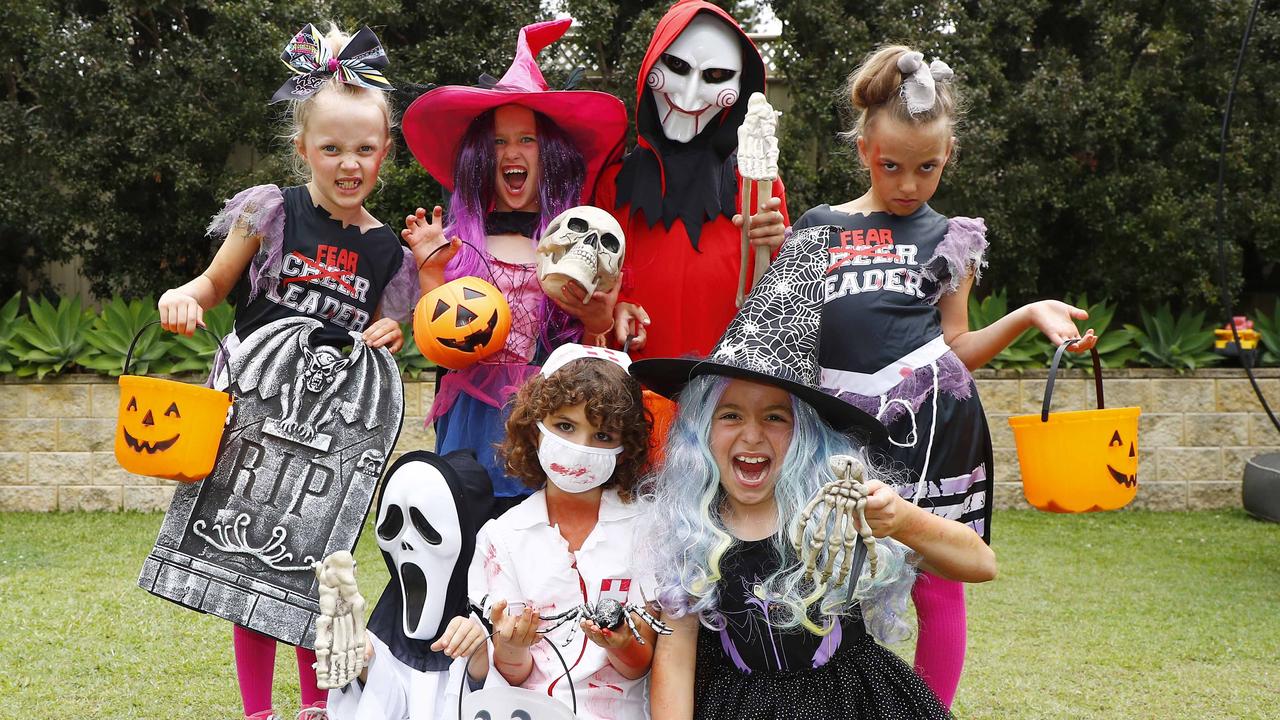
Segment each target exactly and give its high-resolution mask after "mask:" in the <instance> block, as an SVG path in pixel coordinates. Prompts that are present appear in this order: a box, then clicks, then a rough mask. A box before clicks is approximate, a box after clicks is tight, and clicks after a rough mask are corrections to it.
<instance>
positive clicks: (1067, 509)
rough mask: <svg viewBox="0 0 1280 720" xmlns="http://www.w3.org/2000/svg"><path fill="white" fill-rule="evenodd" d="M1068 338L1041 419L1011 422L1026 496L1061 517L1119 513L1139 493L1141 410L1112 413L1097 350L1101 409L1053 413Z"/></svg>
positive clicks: (1095, 377) (1047, 387)
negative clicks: (1105, 398)
mask: <svg viewBox="0 0 1280 720" xmlns="http://www.w3.org/2000/svg"><path fill="white" fill-rule="evenodd" d="M1072 342H1075V340H1068V341H1067V342H1064V343H1063V344H1062V345H1060V346H1059V347H1058V351H1057V352H1056V353H1054V356H1053V364H1052V365H1051V366H1050V368H1049V379H1048V381H1047V382H1046V383H1045V388H1044V404H1043V405H1042V406H1041V410H1040V414H1039V415H1018V416H1014V417H1011V418H1009V425H1010V426H1011V427H1012V428H1013V438H1014V442H1015V443H1016V444H1017V447H1018V465H1019V467H1020V468H1021V469H1022V492H1023V495H1024V496H1025V497H1026V498H1027V502H1028V503H1031V505H1033V506H1035V507H1036V508H1038V509H1040V510H1045V511H1048V512H1060V513H1078V512H1093V511H1096V510H1115V509H1117V508H1122V507H1124V506H1125V505H1128V504H1129V503H1130V502H1132V501H1133V498H1134V496H1135V495H1137V493H1138V416H1139V414H1140V413H1141V411H1142V410H1141V408H1137V407H1125V408H1111V409H1106V407H1105V405H1104V402H1103V397H1102V363H1101V362H1100V360H1099V359H1098V351H1097V350H1093V351H1092V352H1093V380H1094V387H1095V389H1096V391H1097V396H1098V409H1097V410H1077V411H1072V412H1058V413H1050V412H1049V402H1050V400H1051V399H1052V398H1053V382H1054V377H1055V376H1056V375H1057V372H1058V363H1059V362H1060V361H1061V359H1062V353H1063V351H1064V350H1066V348H1067V345H1070V344H1071V343H1072Z"/></svg>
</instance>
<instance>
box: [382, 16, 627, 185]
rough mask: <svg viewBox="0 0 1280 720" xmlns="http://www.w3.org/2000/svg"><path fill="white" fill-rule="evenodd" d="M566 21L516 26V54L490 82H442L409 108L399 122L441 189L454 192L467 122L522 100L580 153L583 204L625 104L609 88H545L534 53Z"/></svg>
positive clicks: (611, 150) (607, 157) (622, 132)
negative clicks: (478, 84)
mask: <svg viewBox="0 0 1280 720" xmlns="http://www.w3.org/2000/svg"><path fill="white" fill-rule="evenodd" d="M572 24H573V21H572V20H570V19H568V18H565V19H562V20H548V21H547V22H540V23H535V24H533V25H526V26H525V27H523V28H521V30H520V38H519V40H518V41H517V42H516V57H515V60H514V61H513V62H512V63H511V67H510V68H508V69H507V72H506V74H505V75H503V76H502V79H501V80H499V81H498V83H497V84H496V85H494V86H493V87H492V88H484V87H468V86H463V85H446V86H444V87H438V88H435V89H434V90H431V91H429V92H427V93H425V94H424V95H422V97H419V98H418V99H417V100H415V101H413V104H412V105H410V106H409V109H408V111H406V112H405V114H404V120H403V121H402V128H403V131H404V138H405V141H406V142H407V143H408V145H409V150H410V151H412V152H413V156H414V157H416V158H417V159H418V162H420V163H422V166H423V167H424V168H426V169H427V172H429V173H431V176H432V177H434V178H435V179H436V180H437V181H439V183H440V184H441V185H444V187H445V190H448V191H449V192H453V166H454V163H455V162H456V161H457V158H458V149H459V145H460V144H461V143H462V138H463V136H464V135H465V134H466V132H467V127H468V126H469V125H471V121H472V120H475V119H476V117H477V116H479V115H481V114H482V113H485V112H488V111H489V110H492V109H494V108H496V107H500V106H502V105H520V106H523V107H526V108H529V109H530V110H533V111H534V112H539V113H542V114H543V115H546V116H547V117H548V118H550V119H551V120H552V121H553V122H555V124H556V125H557V126H559V128H560V129H561V130H563V131H564V132H565V134H567V135H568V136H569V137H570V139H571V140H572V141H573V144H574V146H575V147H577V149H578V152H580V153H582V157H583V159H584V160H585V161H586V165H587V176H586V182H585V183H584V184H583V189H582V202H583V203H586V202H587V200H588V198H590V196H591V194H592V192H593V191H594V190H595V183H596V177H598V176H599V174H600V172H601V171H602V170H604V168H605V166H606V165H608V164H609V163H610V162H612V161H613V160H614V159H615V158H616V157H618V156H619V155H620V154H621V151H622V143H623V140H624V138H625V136H626V132H627V110H626V107H624V106H623V104H622V101H621V100H619V99H618V98H616V97H614V96H612V95H609V94H608V93H602V92H595V91H592V90H552V89H550V88H549V87H547V81H546V79H545V78H543V77H542V71H541V70H540V69H538V63H537V56H538V53H539V52H541V51H542V49H543V48H545V47H547V46H548V45H550V44H551V43H553V42H555V41H556V40H559V39H560V37H561V36H562V35H564V33H565V31H566V30H568V29H569V26H570V25H572Z"/></svg>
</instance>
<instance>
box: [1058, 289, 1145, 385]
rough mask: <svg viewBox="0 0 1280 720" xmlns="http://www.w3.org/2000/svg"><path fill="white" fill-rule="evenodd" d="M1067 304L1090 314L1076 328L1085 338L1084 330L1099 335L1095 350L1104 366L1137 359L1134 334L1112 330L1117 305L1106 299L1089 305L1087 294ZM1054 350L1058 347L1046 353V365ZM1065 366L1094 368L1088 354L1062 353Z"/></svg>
mask: <svg viewBox="0 0 1280 720" xmlns="http://www.w3.org/2000/svg"><path fill="white" fill-rule="evenodd" d="M1067 302H1068V303H1069V304H1071V305H1075V306H1076V307H1080V308H1084V309H1085V311H1086V312H1088V313H1089V319H1088V320H1076V321H1075V324H1076V329H1078V330H1079V331H1080V334H1081V335H1084V333H1085V330H1088V329H1090V328H1092V329H1093V333H1094V334H1095V335H1097V336H1098V344H1097V345H1095V346H1094V349H1096V350H1097V351H1098V359H1099V361H1101V363H1102V367H1105V368H1118V367H1124V366H1125V365H1127V364H1129V363H1131V362H1133V361H1134V360H1135V359H1136V358H1137V357H1138V346H1137V344H1136V343H1135V342H1134V339H1133V332H1132V331H1130V330H1129V329H1128V328H1124V327H1118V328H1112V327H1111V321H1112V320H1113V319H1115V314H1116V308H1115V306H1114V305H1111V304H1110V303H1108V302H1107V301H1106V300H1100V301H1098V302H1097V303H1094V304H1092V305H1090V304H1089V295H1088V293H1081V294H1080V296H1079V297H1071V296H1068V297H1067ZM1054 351H1055V348H1049V350H1048V351H1047V352H1046V353H1045V364H1048V363H1049V362H1050V361H1052V360H1053V353H1054ZM1062 366H1063V367H1085V368H1092V367H1093V359H1092V358H1091V356H1090V354H1089V353H1063V354H1062Z"/></svg>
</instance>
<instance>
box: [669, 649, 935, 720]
mask: <svg viewBox="0 0 1280 720" xmlns="http://www.w3.org/2000/svg"><path fill="white" fill-rule="evenodd" d="M693 716H694V718H695V719H696V720H711V719H715V720H775V719H779V720H781V719H782V718H786V719H787V720H932V719H935V718H938V719H945V718H950V717H951V713H950V712H948V711H947V709H946V708H945V707H943V705H942V703H941V702H939V701H938V698H937V697H936V696H935V695H934V694H933V691H932V690H930V689H929V687H928V686H927V685H925V683H924V681H923V680H921V679H920V676H918V675H916V673H915V671H913V670H912V669H911V668H910V667H909V666H908V665H907V664H906V663H905V662H903V661H902V659H901V658H899V657H898V656H897V655H894V654H893V653H892V652H890V651H889V650H888V649H886V648H885V647H883V646H881V645H880V644H878V643H876V642H875V641H874V640H873V639H871V637H870V636H866V635H864V636H862V638H861V639H860V640H859V641H858V642H857V643H854V644H851V646H845V647H842V648H840V649H839V650H838V651H836V654H835V655H834V656H832V658H831V660H830V661H828V662H827V664H825V665H823V666H822V667H819V668H812V669H806V670H798V671H784V672H769V671H760V670H757V671H754V672H752V673H750V674H748V673H744V672H742V671H740V670H738V669H737V668H736V667H734V666H733V664H732V663H730V662H729V661H728V658H726V657H725V655H724V651H723V649H722V648H721V646H720V641H719V638H718V636H717V635H716V634H715V633H713V632H708V631H707V630H706V629H702V631H701V632H699V633H698V663H697V676H696V680H695V685H694V711H693Z"/></svg>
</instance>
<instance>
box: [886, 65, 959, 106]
mask: <svg viewBox="0 0 1280 720" xmlns="http://www.w3.org/2000/svg"><path fill="white" fill-rule="evenodd" d="M898 70H900V71H901V72H902V73H903V74H904V75H906V76H907V77H906V79H905V80H903V81H902V97H903V99H904V100H906V101H907V112H908V113H910V114H912V115H919V114H920V113H923V112H929V111H930V110H932V109H933V106H934V104H935V103H937V101H938V90H937V88H936V87H935V83H940V82H946V81H948V80H950V79H951V78H952V77H953V76H954V75H955V73H954V72H952V70H951V66H949V65H947V64H946V63H944V62H942V61H941V60H934V61H933V62H931V63H929V64H928V65H925V64H924V55H923V54H921V53H918V52H909V53H903V54H902V56H901V57H899V58H898Z"/></svg>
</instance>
